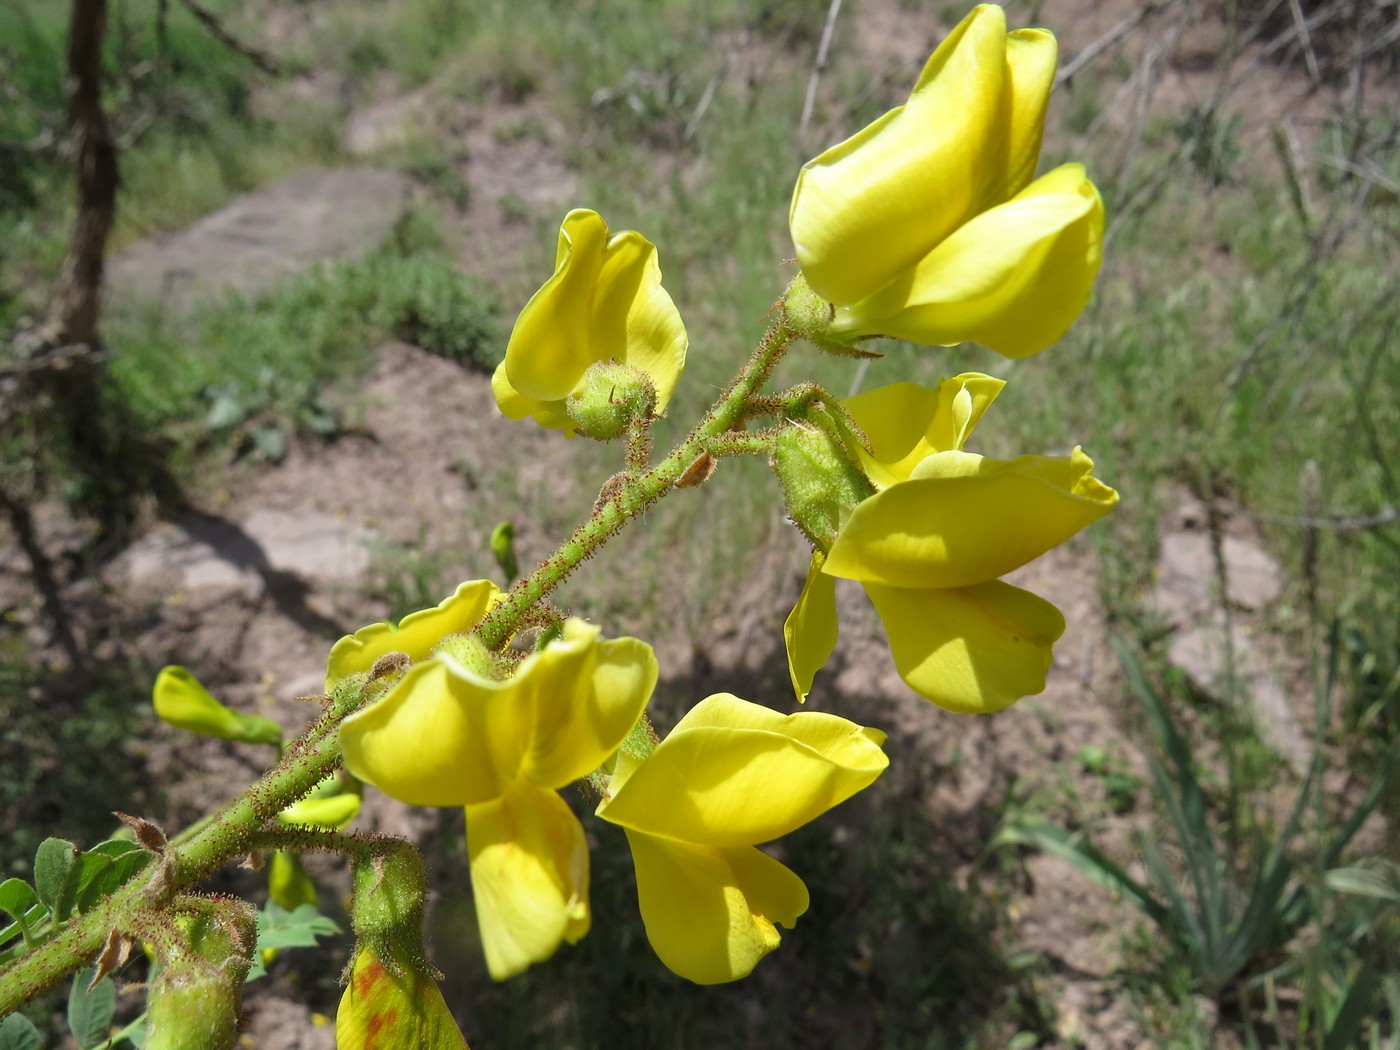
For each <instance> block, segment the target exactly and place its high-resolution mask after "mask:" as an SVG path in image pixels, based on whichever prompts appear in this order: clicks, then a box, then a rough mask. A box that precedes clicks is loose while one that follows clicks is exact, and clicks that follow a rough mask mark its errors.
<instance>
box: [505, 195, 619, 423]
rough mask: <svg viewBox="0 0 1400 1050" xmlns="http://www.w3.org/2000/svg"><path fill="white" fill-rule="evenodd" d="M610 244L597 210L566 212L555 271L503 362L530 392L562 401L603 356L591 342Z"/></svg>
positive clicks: (517, 385)
mask: <svg viewBox="0 0 1400 1050" xmlns="http://www.w3.org/2000/svg"><path fill="white" fill-rule="evenodd" d="M607 244H608V227H607V224H606V223H605V222H603V217H602V216H601V215H599V214H598V213H597V212H595V211H588V210H586V209H583V208H576V209H575V210H573V211H571V212H569V214H568V215H566V216H564V222H563V223H562V224H561V225H560V227H559V245H558V250H557V252H556V254H555V268H554V276H553V277H551V278H550V279H549V280H548V281H546V282H545V283H544V285H543V287H541V288H540V290H539V291H537V292H536V293H535V294H534V295H533V296H531V297H530V301H529V302H528V303H526V304H525V308H524V309H523V310H521V311H520V317H519V318H517V320H516V322H515V328H514V329H513V330H512V331H511V334H510V341H509V343H508V344H507V345H506V356H505V360H504V361H503V362H502V363H501V368H502V369H503V370H504V371H505V373H506V375H507V376H508V377H509V379H510V384H511V386H512V387H513V388H514V389H515V390H517V391H519V392H520V393H521V394H523V395H524V396H525V397H528V398H531V399H533V400H536V401H561V400H563V399H564V398H566V397H568V395H569V394H570V393H572V392H573V389H574V386H575V384H577V383H578V381H579V380H580V379H581V378H582V377H583V373H584V371H585V370H586V369H587V368H588V366H589V365H591V364H592V363H593V362H594V361H597V360H599V358H598V357H597V356H596V355H595V354H594V352H593V346H592V342H593V338H592V337H593V335H594V333H593V332H592V327H593V324H592V322H593V317H592V313H593V311H592V304H593V295H594V288H595V286H596V284H597V281H598V272H599V270H600V269H602V265H603V254H604V252H605V251H606V250H607ZM599 334H600V335H601V333H599Z"/></svg>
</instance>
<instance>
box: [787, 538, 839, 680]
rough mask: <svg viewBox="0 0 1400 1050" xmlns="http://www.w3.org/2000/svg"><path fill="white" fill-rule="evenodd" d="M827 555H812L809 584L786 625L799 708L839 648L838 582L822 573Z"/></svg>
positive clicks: (790, 669)
mask: <svg viewBox="0 0 1400 1050" xmlns="http://www.w3.org/2000/svg"><path fill="white" fill-rule="evenodd" d="M824 557H825V556H824V555H823V554H821V552H819V551H815V552H813V554H812V564H811V567H810V568H809V569H808V570H807V582H806V583H804V584H803V585H802V593H801V594H800V595H799V596H798V598H797V604H796V605H794V606H793V607H792V612H790V613H788V618H787V620H786V621H785V622H784V623H783V641H784V642H786V643H787V658H788V674H789V675H790V676H791V677H792V688H793V689H794V690H795V691H796V693H797V702H798V703H799V704H802V703H806V702H807V694H808V693H810V692H811V691H812V679H814V678H815V677H816V676H817V672H818V671H820V670H821V669H822V668H823V667H824V666H826V662H827V660H828V659H830V658H831V653H832V650H833V649H835V648H836V639H837V637H838V636H839V635H838V632H839V630H840V625H839V623H838V622H837V618H836V580H835V579H834V578H833V577H831V576H827V575H826V574H824V573H823V572H822V571H821V567H822V564H821V563H822V561H823V560H824Z"/></svg>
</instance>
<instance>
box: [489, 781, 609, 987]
mask: <svg viewBox="0 0 1400 1050" xmlns="http://www.w3.org/2000/svg"><path fill="white" fill-rule="evenodd" d="M466 812H467V853H468V855H469V857H470V859H471V871H472V893H473V894H474V895H475V897H476V915H477V922H478V924H479V925H480V927H481V944H482V948H483V949H484V950H485V953H486V966H487V969H489V970H490V971H491V976H492V977H494V978H495V979H496V980H498V981H500V980H504V979H505V978H507V977H511V976H514V975H515V974H518V973H521V972H523V971H524V970H525V969H526V968H527V967H529V966H530V965H531V964H533V963H537V962H542V961H544V960H545V959H548V958H549V957H550V956H551V955H553V954H554V952H555V949H557V948H558V947H559V945H560V943H562V942H563V941H568V942H569V943H570V944H573V943H575V942H576V941H577V940H578V939H579V938H580V937H582V936H583V935H584V934H586V933H587V932H588V926H589V912H588V846H587V844H586V843H585V842H584V838H583V828H582V827H580V826H579V822H578V820H577V819H576V818H575V817H574V815H573V813H572V812H571V811H570V809H569V807H568V806H567V805H566V804H565V803H564V800H563V799H562V798H560V797H559V796H558V795H557V794H555V793H554V792H553V791H545V790H542V789H540V788H536V787H533V786H531V785H529V784H526V783H524V782H517V783H516V784H513V785H511V787H510V789H509V790H507V791H506V793H505V794H504V795H502V796H501V798H499V799H497V800H496V801H494V802H488V803H485V804H484V805H480V806H468V807H466Z"/></svg>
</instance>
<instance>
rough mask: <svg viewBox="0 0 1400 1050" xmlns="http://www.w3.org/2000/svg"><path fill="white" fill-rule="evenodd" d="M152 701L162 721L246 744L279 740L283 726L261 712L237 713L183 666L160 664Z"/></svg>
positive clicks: (271, 742) (195, 731) (272, 742)
mask: <svg viewBox="0 0 1400 1050" xmlns="http://www.w3.org/2000/svg"><path fill="white" fill-rule="evenodd" d="M151 703H152V706H154V707H155V709H156V714H157V715H158V716H159V717H160V720H161V721H162V722H165V723H167V724H168V725H172V726H174V727H175V728H176V729H184V730H188V731H189V732H191V733H199V734H200V735H201V736H212V737H218V738H220V739H222V740H238V741H240V742H242V743H245V744H280V743H281V742H282V727H281V726H280V725H278V724H277V723H276V722H274V721H273V720H272V719H270V718H264V717H262V716H261V715H245V714H240V713H239V712H237V711H234V710H232V709H231V708H228V707H225V706H224V705H223V704H221V703H219V701H217V700H215V699H214V697H213V696H212V695H211V694H210V692H209V690H207V689H205V688H204V686H203V685H202V684H201V683H200V681H199V679H198V678H196V677H195V676H194V675H193V674H191V673H190V672H189V671H187V670H186V669H185V668H183V667H179V666H177V665H174V664H172V665H171V666H169V667H162V668H161V670H160V673H159V674H158V675H156V681H155V685H154V686H153V687H152V689H151Z"/></svg>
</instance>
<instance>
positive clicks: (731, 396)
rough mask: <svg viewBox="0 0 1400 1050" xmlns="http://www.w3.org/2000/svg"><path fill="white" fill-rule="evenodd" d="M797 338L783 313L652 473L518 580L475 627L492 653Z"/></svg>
mask: <svg viewBox="0 0 1400 1050" xmlns="http://www.w3.org/2000/svg"><path fill="white" fill-rule="evenodd" d="M794 338H796V333H795V332H794V331H793V330H792V328H791V327H789V325H788V323H787V318H786V316H785V315H783V314H782V312H781V309H780V310H779V316H778V318H777V320H775V321H774V322H773V323H772V324H771V325H769V327H768V330H767V331H766V332H764V333H763V338H762V339H761V340H760V341H759V344H758V348H757V349H756V350H755V351H754V354H753V357H751V358H750V359H749V361H748V363H747V364H746V365H745V366H744V368H743V369H742V370H741V371H740V372H739V374H738V376H736V377H735V379H734V382H733V383H731V384H730V386H729V389H727V390H726V391H725V392H724V393H723V394H721V395H720V398H719V400H718V401H716V402H715V404H714V405H713V407H711V409H710V411H709V412H707V413H706V414H705V418H704V419H702V420H701V421H700V422H699V423H698V424H696V426H695V429H694V430H692V431H691V432H690V433H689V434H688V435H686V437H685V438H684V439H683V440H682V441H681V442H680V444H678V445H676V447H675V448H673V449H672V450H671V452H670V454H668V455H667V456H666V458H665V459H663V460H662V461H661V462H660V463H658V464H657V465H656V466H655V467H653V468H652V469H651V470H649V471H647V472H646V473H644V474H640V475H637V476H627V477H624V478H623V480H622V481H621V483H620V484H619V485H618V486H617V488H616V489H615V490H614V491H612V492H611V493H610V496H609V498H608V499H607V500H606V501H605V502H603V503H602V504H601V505H599V506H598V507H597V509H596V510H595V511H594V513H593V514H592V516H590V517H589V519H588V520H587V521H585V522H584V523H583V524H582V525H580V526H579V527H578V528H576V529H575V530H574V531H573V533H572V535H570V536H569V538H568V539H566V540H565V541H564V542H563V543H561V544H560V545H559V547H558V549H557V550H555V552H554V553H553V554H551V555H550V556H549V557H548V558H546V559H545V560H544V561H543V562H541V563H540V565H539V566H538V567H537V568H536V569H535V571H534V572H532V573H530V574H529V575H528V576H524V577H521V578H520V579H519V580H517V581H516V583H515V586H513V587H512V588H511V589H510V591H509V592H508V593H507V594H506V596H505V598H504V599H503V600H502V601H501V603H500V604H499V605H497V606H496V607H495V608H494V609H493V610H491V612H490V613H489V614H488V615H487V616H486V618H485V619H484V620H482V621H481V623H480V625H479V626H478V627H477V629H476V633H477V636H478V637H480V639H481V640H482V642H484V643H485V644H486V645H487V646H488V647H490V648H492V649H499V648H501V647H502V646H504V645H505V644H506V643H508V642H509V641H510V639H511V638H512V637H513V636H514V635H515V633H516V632H517V631H518V630H519V629H520V626H521V624H523V623H524V622H525V618H526V616H527V615H528V613H529V611H530V609H531V608H532V607H533V606H534V605H535V603H536V602H538V601H539V600H540V599H541V598H543V597H544V596H545V595H547V594H548V593H549V592H550V591H552V590H553V589H554V588H555V587H557V586H559V584H561V583H563V582H564V580H566V579H568V577H569V575H570V574H571V573H572V572H573V571H574V570H575V569H576V568H578V566H579V564H580V563H581V562H583V561H584V560H585V559H587V558H589V557H591V556H592V555H593V554H594V553H596V552H597V551H598V550H599V548H601V547H602V546H603V544H605V543H607V541H608V540H610V539H611V538H612V537H613V536H615V535H616V534H617V533H618V532H619V531H620V530H621V529H622V527H623V526H624V525H626V524H627V523H628V522H629V521H631V520H632V519H633V518H635V517H636V516H637V515H639V514H641V513H642V512H643V511H644V510H646V509H647V508H648V507H650V506H651V505H652V504H653V503H655V502H656V501H657V500H658V499H660V498H661V497H662V496H664V495H665V494H666V492H667V491H668V490H670V489H671V488H672V487H673V486H674V485H675V484H676V482H677V481H678V480H679V479H680V477H681V475H682V474H684V473H685V470H686V468H687V467H689V466H690V465H691V463H693V462H694V461H695V458H696V457H697V456H699V455H700V454H701V453H702V452H704V451H706V446H707V444H708V442H710V440H711V439H713V438H716V437H718V436H719V435H721V434H723V433H725V432H726V431H728V430H729V429H730V428H732V427H733V426H735V424H737V423H740V422H741V421H742V420H743V419H744V417H745V414H746V412H747V410H748V406H749V402H750V400H751V399H752V398H753V396H754V395H755V394H756V393H757V392H758V391H759V390H760V389H762V387H763V384H764V383H766V382H767V381H768V377H769V376H770V375H772V373H773V366H774V365H776V364H777V363H778V360H779V358H781V357H782V356H783V354H784V353H785V352H786V351H787V348H788V347H789V346H790V345H791V344H792V341H793V339H794Z"/></svg>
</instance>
